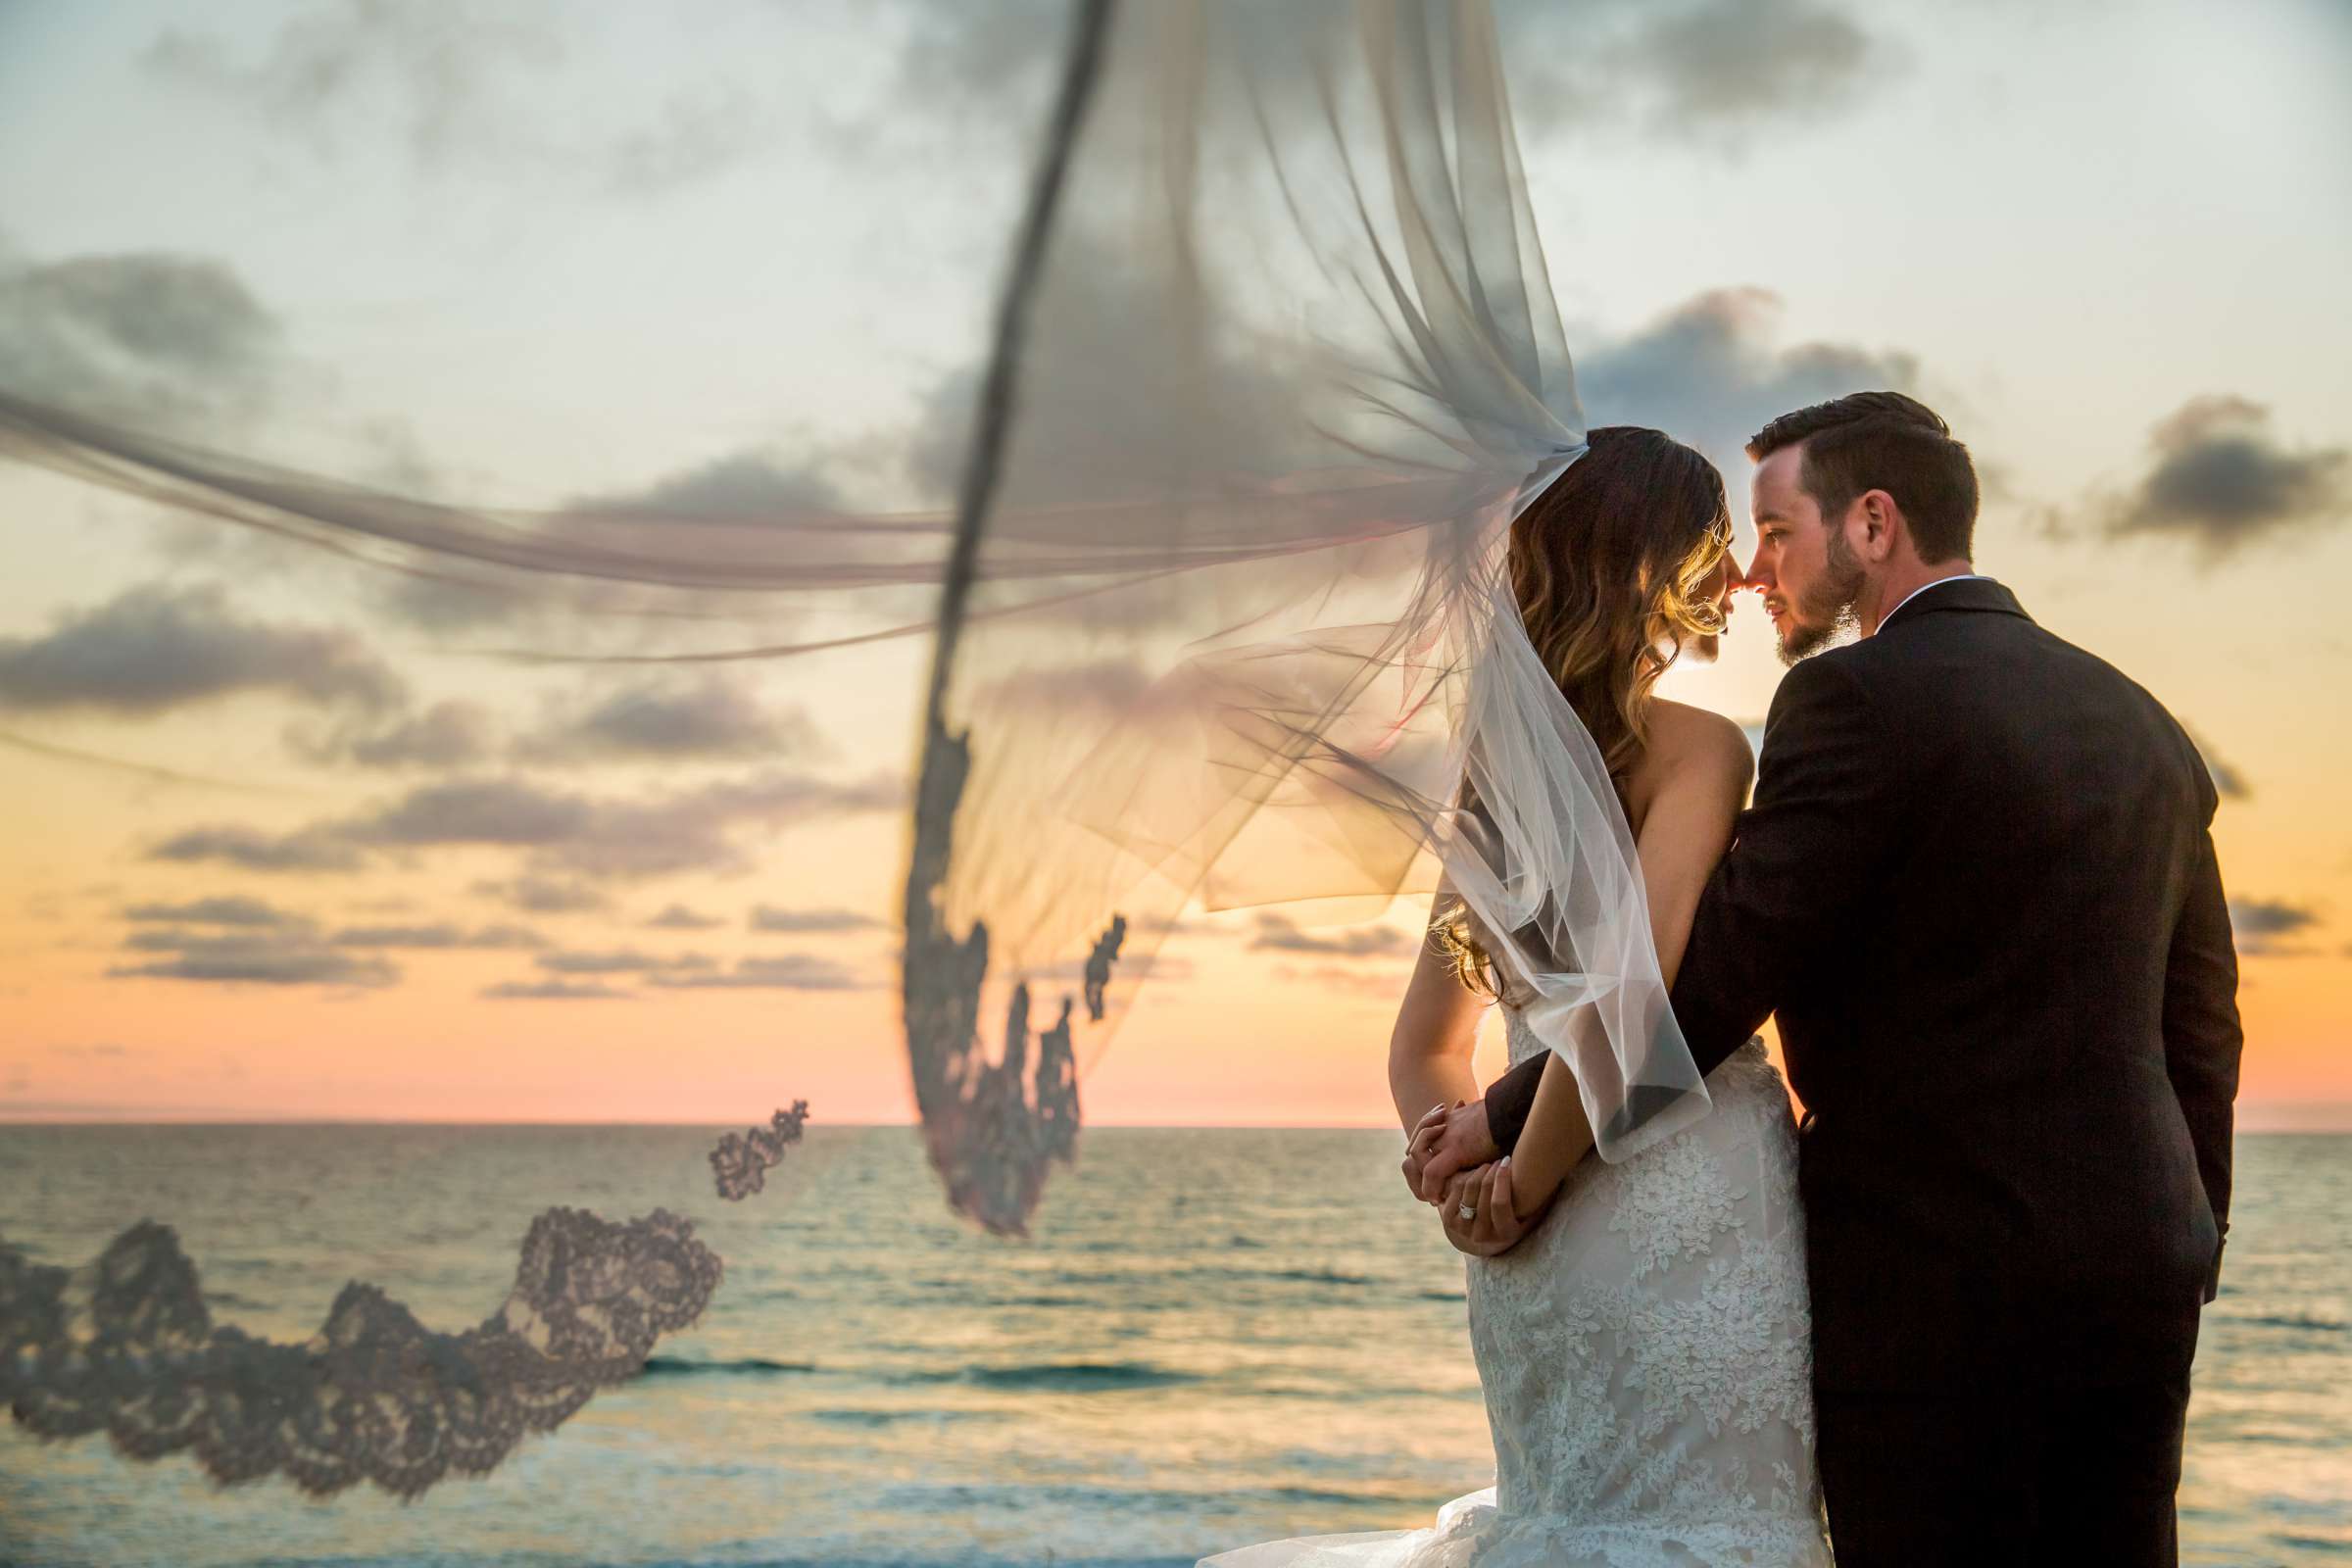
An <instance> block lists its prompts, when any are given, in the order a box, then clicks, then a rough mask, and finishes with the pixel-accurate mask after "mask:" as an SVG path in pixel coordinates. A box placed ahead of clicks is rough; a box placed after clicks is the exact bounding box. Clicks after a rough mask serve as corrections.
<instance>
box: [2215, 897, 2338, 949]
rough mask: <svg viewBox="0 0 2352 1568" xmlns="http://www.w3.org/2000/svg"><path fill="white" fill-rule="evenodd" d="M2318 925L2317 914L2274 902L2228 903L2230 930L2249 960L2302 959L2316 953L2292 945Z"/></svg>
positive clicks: (2310, 910) (2267, 900)
mask: <svg viewBox="0 0 2352 1568" xmlns="http://www.w3.org/2000/svg"><path fill="white" fill-rule="evenodd" d="M2319 924H2320V916H2319V913H2318V911H2317V910H2314V909H2311V908H2308V907H2305V906H2302V905H2299V904H2288V903H2285V902H2283V901H2281V900H2274V899H2231V900H2230V901H2229V929H2230V932H2231V934H2232V935H2234V936H2235V937H2236V939H2237V951H2238V952H2239V953H2240V954H2241V955H2243V956H2248V957H2268V958H2294V957H2305V956H2310V955H2311V954H2313V953H2314V952H2316V951H2317V950H2315V949H2312V948H2307V947H2299V946H2294V945H2292V943H2293V941H2294V939H2298V938H2301V937H2304V936H2307V935H2309V934H2310V933H2311V932H2312V931H2313V930H2314V929H2315V928H2316V927H2317V926H2318V925H2319Z"/></svg>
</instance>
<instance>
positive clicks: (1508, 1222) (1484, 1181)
mask: <svg viewBox="0 0 2352 1568" xmlns="http://www.w3.org/2000/svg"><path fill="white" fill-rule="evenodd" d="M1465 1207H1466V1208H1468V1209H1469V1210H1470V1213H1471V1217H1470V1218H1468V1219H1464V1218H1462V1210H1463V1209H1464V1208H1465ZM1438 1213H1439V1217H1440V1218H1442V1219H1443V1220H1444V1221H1445V1224H1446V1240H1447V1241H1448V1242H1451V1243H1452V1244H1453V1248H1454V1250H1455V1251H1457V1252H1467V1253H1468V1254H1470V1255H1471V1256H1472V1257H1494V1256H1495V1255H1496V1254H1498V1253H1502V1252H1507V1251H1509V1250H1511V1249H1512V1248H1514V1247H1516V1246H1518V1245H1519V1240H1520V1238H1521V1237H1523V1236H1525V1235H1526V1234H1527V1232H1528V1228H1529V1224H1530V1221H1528V1220H1523V1219H1521V1218H1520V1217H1519V1210H1518V1206H1517V1201H1516V1199H1515V1197H1514V1195H1513V1193H1512V1190H1511V1162H1510V1161H1509V1160H1508V1159H1498V1160H1496V1161H1495V1162H1494V1163H1493V1164H1488V1165H1481V1166H1479V1167H1478V1168H1477V1169H1476V1170H1469V1171H1464V1172H1462V1173H1461V1174H1460V1175H1458V1176H1456V1177H1454V1178H1453V1179H1452V1180H1451V1181H1450V1182H1448V1183H1446V1192H1445V1201H1444V1202H1443V1203H1442V1204H1441V1205H1440V1207H1439V1210H1438Z"/></svg>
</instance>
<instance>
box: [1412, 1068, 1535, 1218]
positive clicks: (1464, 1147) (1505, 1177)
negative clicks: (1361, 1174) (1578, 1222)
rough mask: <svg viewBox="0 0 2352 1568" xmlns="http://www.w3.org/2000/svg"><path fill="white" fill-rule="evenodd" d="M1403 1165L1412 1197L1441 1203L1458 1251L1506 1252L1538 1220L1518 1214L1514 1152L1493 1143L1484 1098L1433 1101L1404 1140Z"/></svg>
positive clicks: (1427, 1201)
mask: <svg viewBox="0 0 2352 1568" xmlns="http://www.w3.org/2000/svg"><path fill="white" fill-rule="evenodd" d="M1498 1155H1499V1156H1500V1157H1497V1156H1498ZM1403 1168H1404V1184H1405V1185H1406V1186H1407V1187H1410V1188H1411V1189H1412V1190H1413V1196H1414V1197H1415V1198H1418V1199H1420V1200H1421V1201H1423V1202H1425V1203H1435V1204H1436V1205H1437V1208H1438V1217H1439V1219H1440V1220H1441V1221H1443V1222H1444V1224H1445V1226H1446V1240H1447V1241H1449V1242H1451V1243H1452V1244H1453V1246H1454V1250H1457V1251H1461V1252H1467V1253H1469V1254H1470V1255H1471V1256H1473V1257H1493V1256H1495V1255H1496V1254H1497V1253H1500V1252H1507V1251H1509V1250H1511V1248H1512V1247H1513V1246H1515V1245H1517V1243H1518V1241H1519V1239H1520V1238H1521V1237H1523V1236H1525V1235H1526V1234H1527V1232H1528V1229H1529V1227H1530V1226H1531V1225H1532V1224H1533V1222H1534V1219H1535V1216H1534V1215H1529V1216H1527V1217H1525V1218H1522V1217H1521V1216H1520V1213H1519V1210H1518V1207H1517V1202H1516V1195H1515V1193H1514V1192H1513V1190H1512V1187H1511V1160H1510V1156H1509V1155H1508V1154H1503V1153H1502V1152H1501V1151H1500V1150H1498V1149H1496V1148H1495V1139H1494V1136H1493V1134H1492V1133H1491V1132H1490V1131H1489V1130H1488V1127H1487V1107H1486V1105H1485V1103H1482V1102H1480V1101H1475V1100H1466V1101H1456V1102H1454V1103H1452V1104H1451V1105H1444V1104H1439V1105H1432V1106H1431V1107H1430V1108H1429V1110H1428V1112H1427V1113H1426V1114H1424V1115H1423V1116H1422V1118H1421V1119H1420V1120H1419V1121H1418V1122H1416V1123H1414V1125H1413V1130H1412V1133H1411V1134H1410V1135H1409V1136H1408V1137H1407V1138H1406V1139H1405V1145H1404V1167H1403Z"/></svg>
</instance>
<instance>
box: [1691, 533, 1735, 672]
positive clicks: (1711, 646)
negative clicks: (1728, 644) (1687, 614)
mask: <svg viewBox="0 0 2352 1568" xmlns="http://www.w3.org/2000/svg"><path fill="white" fill-rule="evenodd" d="M1739 587H1740V570H1739V568H1738V567H1737V566H1735V565H1734V564H1732V556H1731V552H1730V551H1728V550H1727V551H1725V552H1724V553H1723V554H1722V555H1721V556H1718V557H1717V558H1716V560H1715V565H1714V567H1713V569H1711V570H1710V571H1708V573H1707V574H1706V575H1705V576H1704V577H1702V578H1700V579H1699V581H1698V585H1697V587H1695V588H1694V589H1692V590H1691V603H1692V604H1694V605H1713V606H1714V607H1715V609H1716V611H1717V612H1718V613H1721V614H1722V616H1723V623H1724V632H1728V631H1730V630H1731V622H1732V594H1733V592H1734V591H1735V590H1736V589H1738V588H1739ZM1724 632H1711V633H1702V634H1700V635H1697V636H1692V637H1687V638H1685V639H1684V640H1683V657H1684V658H1685V659H1695V660H1698V661H1700V662H1704V663H1710V664H1711V663H1713V662H1715V660H1716V659H1717V657H1718V656H1720V655H1721V654H1722V652H1723V637H1724Z"/></svg>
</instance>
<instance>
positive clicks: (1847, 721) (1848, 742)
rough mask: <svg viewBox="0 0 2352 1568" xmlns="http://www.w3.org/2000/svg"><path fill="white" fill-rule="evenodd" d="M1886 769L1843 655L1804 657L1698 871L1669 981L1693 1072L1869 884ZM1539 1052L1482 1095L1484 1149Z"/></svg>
mask: <svg viewBox="0 0 2352 1568" xmlns="http://www.w3.org/2000/svg"><path fill="white" fill-rule="evenodd" d="M1889 766H1890V762H1889V759H1888V757H1887V749H1886V748H1885V746H1884V745H1883V744H1882V737H1881V736H1880V734H1879V725H1878V720H1877V715H1876V711H1875V710H1874V709H1873V708H1872V706H1871V704H1870V700H1869V698H1868V696H1867V694H1866V693H1865V692H1864V691H1863V690H1862V688H1861V686H1860V684H1859V683H1858V682H1857V681H1856V680H1855V679H1854V676H1853V674H1852V673H1851V671H1849V670H1847V669H1846V668H1845V667H1844V664H1843V662H1841V661H1839V660H1836V659H1811V660H1807V661H1805V662H1803V663H1800V664H1798V665H1797V666H1796V667H1795V668H1794V669H1791V670H1790V671H1789V673H1788V675H1787V676H1786V677H1784V678H1783V679H1782V681H1781V687H1780V690H1779V691H1778V692H1776V693H1775V694H1774V695H1773V700H1772V711H1771V712H1770V714H1769V715H1768V716H1767V717H1766V719H1765V725H1764V753H1763V757H1762V760H1761V762H1760V764H1759V769H1758V773H1757V777H1756V793H1755V800H1754V804H1752V805H1751V806H1750V807H1749V808H1748V809H1746V810H1745V811H1743V812H1741V813H1740V821H1739V825H1738V827H1737V829H1736V830H1735V836H1734V839H1733V843H1732V849H1731V853H1730V854H1729V855H1727V856H1726V857H1725V858H1724V860H1723V863H1722V864H1721V865H1719V866H1717V867H1716V868H1715V874H1714V875H1713V876H1711V877H1709V878H1708V879H1707V889H1706V892H1705V894H1704V895H1702V896H1701V898H1700V900H1699V905H1698V913H1697V915H1696V917H1695V919H1694V920H1693V921H1692V924H1691V942H1690V946H1689V947H1688V948H1687V949H1685V951H1684V954H1683V965H1682V969H1681V972H1680V973H1679V974H1677V975H1676V977H1675V983H1674V998H1673V1000H1674V1012H1675V1018H1676V1020H1677V1022H1679V1023H1680V1024H1681V1025H1682V1031H1683V1039H1684V1041H1685V1042H1686V1043H1687V1044H1688V1045H1689V1046H1690V1048H1691V1059H1692V1060H1693V1061H1694V1062H1696V1063H1697V1066H1698V1070H1699V1072H1700V1074H1701V1075H1702V1076H1703V1075H1704V1074H1706V1073H1710V1072H1712V1071H1714V1070H1715V1068H1716V1066H1717V1065H1718V1064H1719V1063H1720V1062H1722V1060H1723V1059H1724V1058H1725V1057H1726V1056H1729V1055H1730V1054H1732V1053H1733V1052H1735V1051H1737V1050H1739V1049H1740V1046H1742V1045H1743V1044H1745V1043H1746V1041H1747V1039H1748V1037H1749V1036H1751V1035H1753V1034H1754V1033H1755V1032H1756V1029H1757V1027H1758V1026H1759V1025H1761V1024H1762V1023H1763V1022H1764V1020H1765V1019H1766V1018H1767V1017H1769V1016H1771V1014H1772V1009H1773V1006H1774V1005H1775V1004H1776V1003H1777V1002H1778V1001H1779V994H1778V988H1779V986H1780V985H1781V983H1782V981H1783V980H1784V979H1785V978H1786V977H1787V976H1788V974H1789V971H1790V970H1791V969H1793V968H1797V967H1800V966H1801V965H1803V964H1804V963H1805V962H1806V961H1807V960H1808V959H1810V958H1811V957H1813V956H1816V955H1818V954H1820V953H1821V952H1822V951H1823V948H1822V944H1823V942H1824V941H1825V940H1826V939H1827V937H1828V936H1829V934H1830V933H1831V932H1833V931H1835V930H1836V929H1837V927H1838V921H1839V920H1840V919H1842V918H1843V917H1845V916H1846V915H1847V914H1848V913H1849V912H1850V911H1851V910H1852V909H1853V908H1854V907H1857V905H1858V904H1859V903H1860V901H1861V900H1862V898H1863V897H1864V896H1865V893H1866V891H1867V890H1868V889H1869V888H1871V887H1873V886H1875V885H1876V883H1877V879H1878V878H1879V876H1880V875H1881V874H1882V873H1883V871H1884V868H1885V864H1886V859H1887V854H1888V851H1889V848H1890V846H1891V845H1892V843H1893V837H1894V829H1895V822H1894V802H1893V800H1892V791H1891V789H1890V786H1889V782H1888V768H1889ZM1545 1059H1546V1058H1545V1057H1544V1056H1543V1055H1538V1056H1532V1057H1530V1058H1529V1059H1528V1060H1526V1061H1523V1062H1521V1063H1520V1064H1519V1065H1518V1066H1516V1067H1514V1068H1512V1069H1511V1070H1510V1071H1509V1072H1507V1073H1505V1074H1503V1075H1502V1076H1501V1077H1499V1078H1497V1079H1495V1082H1494V1084H1493V1085H1492V1086H1490V1087H1489V1089H1488V1090H1487V1094H1486V1107H1487V1126H1488V1130H1489V1132H1490V1133H1491V1134H1492V1135H1493V1137H1494V1139H1495V1145H1496V1147H1498V1148H1500V1149H1502V1150H1505V1151H1508V1150H1510V1149H1513V1148H1515V1147H1516V1146H1517V1144H1518V1140H1519V1133H1520V1130H1521V1129H1522V1128H1524V1127H1525V1126H1526V1125H1527V1113H1528V1110H1529V1109H1530V1107H1532V1106H1533V1105H1534V1104H1535V1100H1536V1084H1537V1082H1538V1080H1540V1079H1541V1078H1542V1077H1543V1075H1544V1061H1545Z"/></svg>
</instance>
